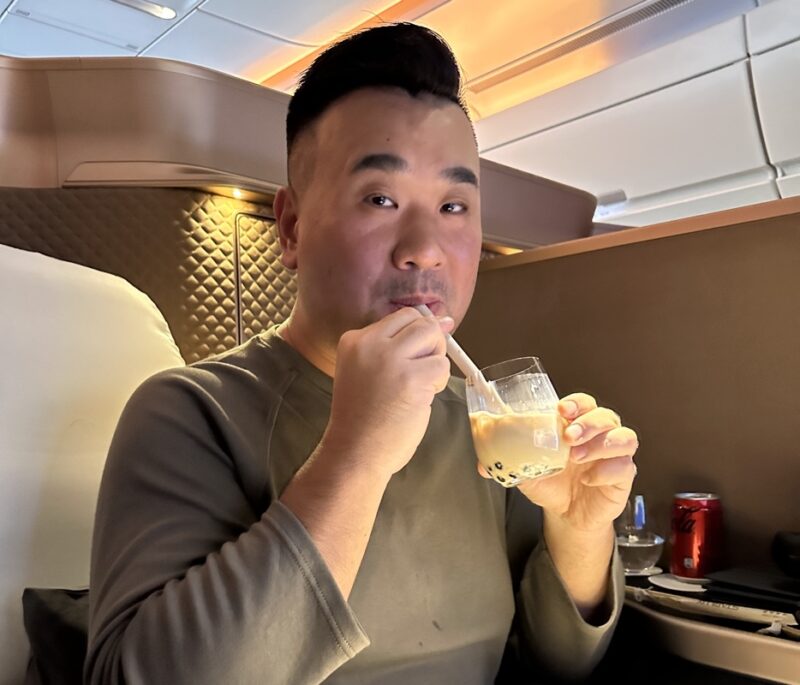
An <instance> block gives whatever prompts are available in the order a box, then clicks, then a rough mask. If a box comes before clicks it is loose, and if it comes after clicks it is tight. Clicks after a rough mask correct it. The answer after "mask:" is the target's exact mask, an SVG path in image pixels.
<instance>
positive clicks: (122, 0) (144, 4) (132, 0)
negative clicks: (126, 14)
mask: <svg viewBox="0 0 800 685" xmlns="http://www.w3.org/2000/svg"><path fill="white" fill-rule="evenodd" d="M111 1H112V2H116V3H118V4H120V5H125V6H126V7H130V8H132V9H135V10H139V11H140V12H147V14H152V15H153V16H154V17H158V18H159V19H174V18H175V17H177V16H178V14H177V12H175V10H174V9H172V8H171V7H166V6H164V5H159V4H156V3H155V2H149V0H111Z"/></svg>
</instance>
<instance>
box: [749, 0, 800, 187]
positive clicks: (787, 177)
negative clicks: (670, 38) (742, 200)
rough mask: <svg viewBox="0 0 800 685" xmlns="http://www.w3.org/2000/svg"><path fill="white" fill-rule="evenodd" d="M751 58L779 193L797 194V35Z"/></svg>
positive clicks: (799, 25)
mask: <svg viewBox="0 0 800 685" xmlns="http://www.w3.org/2000/svg"><path fill="white" fill-rule="evenodd" d="M776 4H777V3H776ZM794 5H795V6H796V7H797V8H798V10H799V11H798V12H797V17H796V19H795V27H794V28H796V29H797V32H798V33H800V3H794ZM766 7H769V5H767V6H766ZM766 7H765V9H766ZM776 18H777V17H776ZM751 62H752V65H753V89H754V91H755V97H756V102H757V105H758V112H759V116H760V119H761V128H762V130H763V132H764V142H765V144H766V146H767V152H768V154H769V158H770V160H771V161H772V163H773V164H774V165H775V167H776V169H777V170H778V179H777V184H778V190H779V191H780V194H781V197H790V196H792V195H800V128H798V126H797V121H798V118H797V113H798V111H800V90H798V88H797V83H798V77H800V39H798V40H796V41H794V42H792V43H789V44H788V45H784V46H782V47H779V48H775V49H773V50H769V51H767V52H764V53H762V54H760V55H754V56H753V57H752V59H751Z"/></svg>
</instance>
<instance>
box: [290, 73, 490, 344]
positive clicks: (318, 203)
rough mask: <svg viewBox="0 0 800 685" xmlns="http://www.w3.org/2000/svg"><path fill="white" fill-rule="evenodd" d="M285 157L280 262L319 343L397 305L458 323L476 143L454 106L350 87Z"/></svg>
mask: <svg viewBox="0 0 800 685" xmlns="http://www.w3.org/2000/svg"><path fill="white" fill-rule="evenodd" d="M293 160H295V161H296V164H294V165H293V167H292V173H293V178H292V182H293V185H294V186H295V192H294V193H293V203H294V214H295V217H296V221H292V220H291V219H290V220H289V221H288V222H287V220H286V219H287V217H284V219H283V220H282V221H281V222H280V224H281V233H282V234H283V236H282V237H283V241H282V243H283V248H284V250H283V261H284V263H285V264H286V265H287V266H289V267H291V268H296V269H297V272H298V289H299V294H298V306H299V307H300V308H301V309H302V310H303V314H304V315H305V316H306V317H307V319H308V321H310V322H313V323H314V325H315V326H316V328H317V329H318V330H317V332H318V333H319V334H320V335H324V336H325V337H326V338H327V340H326V342H331V343H333V344H335V343H336V342H337V341H338V338H339V336H340V335H341V334H342V333H343V332H345V331H346V330H349V329H352V328H360V327H363V326H365V325H367V324H369V323H372V322H374V321H377V320H378V319H380V318H382V317H384V316H386V315H387V314H389V313H390V312H392V311H395V310H397V309H399V308H401V307H403V306H407V305H415V304H420V303H424V304H427V305H428V306H429V307H430V308H431V310H432V311H433V312H434V314H436V315H438V316H442V315H445V314H448V315H450V316H452V317H453V318H454V319H455V320H456V323H458V322H460V321H461V319H462V318H463V316H464V314H465V313H466V310H467V307H468V305H469V301H470V299H471V297H472V292H473V289H474V286H475V279H476V276H477V267H478V262H479V259H480V248H481V225H480V198H479V193H478V187H477V179H478V152H477V149H476V145H475V139H474V136H473V132H472V128H471V126H470V124H469V122H468V120H467V117H466V116H465V115H464V113H463V112H462V111H461V109H460V108H459V107H458V106H457V105H455V104H452V103H448V102H446V101H443V100H439V99H433V98H427V97H423V98H413V97H411V96H409V95H407V94H406V93H404V92H402V91H400V90H394V89H392V90H389V89H385V90H384V89H380V90H379V89H363V90H359V91H356V92H354V93H351V94H350V95H348V96H346V97H344V98H342V99H341V100H339V101H337V102H336V103H334V104H333V105H332V106H331V107H330V108H329V109H328V110H326V112H325V113H324V114H323V115H322V116H321V117H320V118H319V120H318V121H317V122H316V123H315V124H314V126H313V127H312V129H311V130H310V131H308V132H306V133H304V134H303V135H302V137H301V138H300V139H299V140H298V141H297V146H296V149H295V151H294V153H293ZM279 218H280V217H279ZM289 224H293V230H292V227H291V226H289ZM287 227H288V230H287ZM292 233H293V236H292ZM287 235H288V236H289V239H288V240H287V239H286V238H287ZM292 238H293V239H292Z"/></svg>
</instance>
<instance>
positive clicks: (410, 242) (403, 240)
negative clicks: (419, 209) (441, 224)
mask: <svg viewBox="0 0 800 685" xmlns="http://www.w3.org/2000/svg"><path fill="white" fill-rule="evenodd" d="M437 229H438V227H437V226H436V222H435V221H434V220H433V219H431V218H430V217H426V216H421V215H415V216H407V217H405V218H404V221H403V224H402V226H401V227H400V230H399V235H398V240H397V245H395V248H394V252H393V254H392V260H393V261H394V265H395V266H396V267H397V268H398V269H403V270H412V269H419V270H420V271H424V270H428V269H438V268H440V267H441V266H442V264H443V263H444V251H443V250H442V247H441V244H440V242H439V238H440V237H441V236H439V235H437V233H438V230H437Z"/></svg>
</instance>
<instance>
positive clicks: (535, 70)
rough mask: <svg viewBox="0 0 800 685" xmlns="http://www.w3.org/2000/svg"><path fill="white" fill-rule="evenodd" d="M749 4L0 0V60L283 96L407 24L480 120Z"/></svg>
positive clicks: (686, 0)
mask: <svg viewBox="0 0 800 685" xmlns="http://www.w3.org/2000/svg"><path fill="white" fill-rule="evenodd" d="M129 3H130V4H133V5H139V6H140V7H141V8H142V9H134V8H133V7H131V6H130V5H129ZM755 4H756V0H744V1H742V0H725V2H719V0H559V2H553V1H552V0H503V1H502V2H500V3H497V2H491V1H490V0H304V1H303V2H296V3H289V2H285V0H280V1H278V0H159V2H158V3H155V2H147V0H70V1H69V2H64V0H15V1H13V0H12V1H9V0H0V12H2V16H1V17H0V53H2V54H7V55H12V56H17V57H67V56H114V55H127V56H133V55H142V56H150V57H162V58H168V59H175V60H180V61H183V62H189V63H192V64H197V65H200V66H205V67H209V68H211V69H215V70H217V71H222V72H225V73H228V74H232V75H234V76H238V77H240V78H244V79H247V80H249V81H253V82H255V83H263V84H265V85H268V86H270V87H273V88H276V89H277V90H282V91H284V92H290V91H291V90H292V89H293V88H294V86H295V83H296V77H297V74H298V73H299V71H300V70H301V69H302V67H303V66H304V63H307V61H306V62H304V58H309V57H310V56H313V54H315V53H316V52H317V51H318V50H320V49H322V48H324V47H325V46H327V45H329V44H330V43H332V42H334V41H335V40H337V39H338V38H339V37H341V36H342V35H343V34H345V33H347V32H349V31H352V30H355V29H358V28H360V27H362V26H365V25H370V24H372V23H376V22H378V21H414V22H416V23H418V24H422V25H424V26H428V27H430V28H432V29H434V30H435V31H437V32H439V33H440V34H441V35H443V36H444V37H445V39H446V40H447V41H448V42H449V43H450V45H451V46H452V47H453V49H454V51H455V53H456V55H457V57H458V59H459V62H460V64H461V66H462V68H463V70H464V75H465V79H466V86H467V88H466V97H467V100H468V102H469V104H470V106H471V107H472V110H473V114H474V116H475V118H476V119H482V118H485V117H487V116H491V115H492V114H496V113H497V112H500V111H503V110H504V109H507V108H509V107H511V106H514V105H517V104H519V103H521V102H524V101H526V100H529V99H531V98H533V97H536V96H538V95H541V94H543V93H545V92H548V91H550V90H554V89H556V88H559V87H563V86H564V85H567V84H568V83H571V82H574V81H577V80H580V79H581V78H585V77H586V76H589V75H592V74H594V73H597V72H598V71H601V70H603V69H605V68H607V67H609V66H612V65H613V64H616V63H619V62H621V61H624V60H626V59H629V58H631V57H632V56H635V55H636V54H641V53H644V52H647V51H649V50H652V49H653V48H654V47H657V46H659V45H663V44H665V43H667V42H670V41H673V40H675V39H676V38H679V37H681V36H683V35H686V34H688V33H690V32H692V31H696V30H698V29H699V28H703V27H705V26H709V25H711V24H713V23H717V22H719V21H721V20H723V19H727V18H729V17H730V16H734V15H736V14H739V13H740V12H741V11H743V9H747V8H749V7H752V6H755ZM147 6H151V7H152V8H159V7H161V8H163V9H165V10H167V11H169V10H172V12H171V13H173V14H174V18H171V19H170V18H160V17H156V16H153V15H152V14H149V13H147V12H146V11H143V10H144V9H147ZM686 9H691V12H687V11H686ZM676 10H683V13H682V18H683V19H684V22H683V25H682V26H675V25H674V24H673V25H667V24H665V23H663V22H662V23H661V24H660V30H658V31H653V30H650V31H648V32H647V33H646V34H642V35H641V36H639V39H637V40H636V41H635V43H636V44H635V45H629V44H623V43H624V42H625V41H616V42H615V43H613V42H609V41H608V38H609V36H611V37H613V36H615V35H618V34H619V33H621V32H625V33H626V34H628V33H630V32H631V31H632V30H635V29H636V28H637V27H641V26H642V25H644V24H647V25H648V26H653V25H654V23H653V22H654V20H657V19H658V18H659V16H660V15H665V16H666V15H668V14H670V12H674V11H676ZM626 37H627V35H626ZM598 43H603V49H602V50H594V51H592V52H590V53H582V54H581V55H579V59H571V60H564V54H572V53H575V52H576V51H578V52H580V49H581V48H585V47H586V46H587V45H596V44H598ZM587 57H590V59H587ZM554 61H555V62H556V64H555V65H554V66H555V67H557V68H556V69H555V70H554V69H553V68H552V66H553V65H551V63H553V62H554ZM548 65H551V66H550V67H549V68H543V67H547V66H548ZM554 71H555V72H557V75H554V73H553V72H554Z"/></svg>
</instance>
